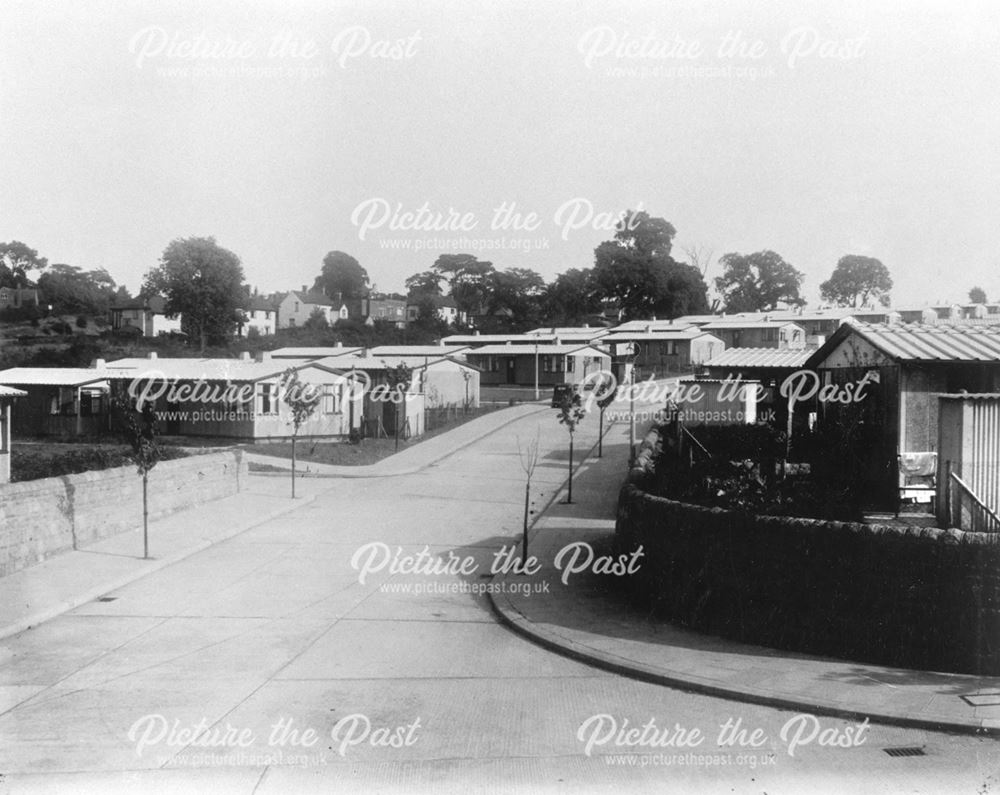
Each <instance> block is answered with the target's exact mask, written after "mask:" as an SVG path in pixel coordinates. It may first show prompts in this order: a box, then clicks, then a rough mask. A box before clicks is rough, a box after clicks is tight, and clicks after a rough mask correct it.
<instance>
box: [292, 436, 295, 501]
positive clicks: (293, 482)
mask: <svg viewBox="0 0 1000 795" xmlns="http://www.w3.org/2000/svg"><path fill="white" fill-rule="evenodd" d="M292 499H293V500H294V499H295V437H294V436H293V437H292Z"/></svg>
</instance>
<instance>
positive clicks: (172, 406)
mask: <svg viewBox="0 0 1000 795" xmlns="http://www.w3.org/2000/svg"><path fill="white" fill-rule="evenodd" d="M335 361H336V360H320V361H318V362H299V363H290V362H287V361H281V360H268V361H254V360H252V359H250V358H249V356H247V357H245V358H242V359H166V358H164V359H161V358H158V357H157V356H156V354H150V356H149V358H146V359H119V360H117V361H113V362H110V363H108V365H107V369H106V371H105V373H104V378H106V379H107V381H108V383H109V385H110V388H111V393H112V395H119V394H125V395H129V396H131V397H132V398H143V397H145V398H146V399H152V400H154V401H155V405H156V410H157V412H158V413H159V416H160V422H161V425H162V432H163V433H164V434H167V435H184V436H215V437H220V438H226V439H247V440H259V439H287V438H290V437H291V436H292V435H293V432H294V429H293V426H292V422H291V412H290V410H289V407H288V406H287V405H286V404H285V403H284V402H283V400H282V399H281V394H282V391H281V385H282V382H283V378H284V374H285V372H286V371H287V370H289V369H291V370H293V371H294V372H295V375H296V377H297V378H298V380H299V382H300V383H303V384H310V385H314V386H315V387H316V388H318V389H320V390H321V391H322V398H321V400H320V404H319V406H318V407H317V409H316V411H315V412H314V413H313V415H312V416H311V417H310V418H309V419H308V420H307V421H306V422H305V424H304V425H303V426H302V428H301V429H300V430H299V435H300V436H303V437H342V436H347V435H348V433H349V431H350V427H351V425H350V422H351V415H352V412H351V411H350V405H349V404H350V403H351V401H350V400H349V399H348V398H349V396H350V384H349V382H348V378H347V375H346V374H345V372H344V370H342V369H338V368H337V366H336V365H335V364H333V362H335ZM354 419H355V423H354V427H359V425H360V415H359V416H358V417H356V418H354Z"/></svg>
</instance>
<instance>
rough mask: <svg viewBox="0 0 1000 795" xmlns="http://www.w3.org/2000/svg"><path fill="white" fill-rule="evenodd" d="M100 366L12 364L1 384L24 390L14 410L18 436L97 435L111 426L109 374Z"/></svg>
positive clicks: (2, 375) (14, 428) (14, 430)
mask: <svg viewBox="0 0 1000 795" xmlns="http://www.w3.org/2000/svg"><path fill="white" fill-rule="evenodd" d="M103 364H104V363H103V361H101V360H98V367H96V368H86V367H13V368H11V369H9V370H3V371H0V385H3V386H5V387H14V388H15V389H16V390H20V391H22V392H23V393H24V397H23V398H21V399H20V400H18V401H17V402H16V403H15V404H14V406H13V409H12V411H11V428H12V433H13V435H14V436H16V437H21V438H24V437H32V436H54V437H67V436H97V435H100V434H102V433H104V432H105V431H107V429H108V422H107V414H108V411H107V409H108V407H107V397H108V380H107V379H108V376H107V373H106V372H104V370H103Z"/></svg>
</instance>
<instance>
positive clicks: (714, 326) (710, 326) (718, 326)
mask: <svg viewBox="0 0 1000 795" xmlns="http://www.w3.org/2000/svg"><path fill="white" fill-rule="evenodd" d="M796 325H798V324H797V323H796V322H795V321H793V320H784V319H780V320H740V319H738V318H734V319H732V320H730V319H728V318H727V319H726V320H720V321H718V322H716V323H706V324H705V325H704V326H702V328H703V329H704V330H705V331H715V330H718V331H724V330H726V329H741V328H781V327H782V326H796ZM799 328H802V327H801V326H799ZM804 330H805V329H803V331H804Z"/></svg>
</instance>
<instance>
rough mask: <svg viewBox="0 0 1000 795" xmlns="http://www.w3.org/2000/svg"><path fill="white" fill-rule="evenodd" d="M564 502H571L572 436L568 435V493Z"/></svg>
mask: <svg viewBox="0 0 1000 795" xmlns="http://www.w3.org/2000/svg"><path fill="white" fill-rule="evenodd" d="M566 502H567V503H570V502H573V434H572V433H571V434H570V435H569V493H568V494H567V495H566Z"/></svg>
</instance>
